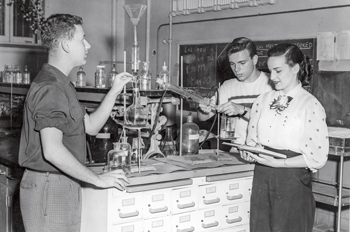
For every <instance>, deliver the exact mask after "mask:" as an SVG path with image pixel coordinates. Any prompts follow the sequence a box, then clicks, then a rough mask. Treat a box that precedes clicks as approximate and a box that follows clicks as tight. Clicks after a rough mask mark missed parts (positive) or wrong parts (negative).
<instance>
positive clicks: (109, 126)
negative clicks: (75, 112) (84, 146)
mask: <svg viewBox="0 0 350 232" xmlns="http://www.w3.org/2000/svg"><path fill="white" fill-rule="evenodd" d="M118 138H119V136H118V126H117V125H116V123H115V122H114V121H113V119H111V118H110V117H109V118H108V119H107V121H106V123H105V124H104V125H103V127H102V128H101V129H100V131H99V132H98V133H97V135H96V136H90V135H87V141H88V142H89V146H90V150H91V155H92V159H93V160H94V162H95V163H106V161H107V153H108V151H109V150H111V149H113V142H115V141H118Z"/></svg>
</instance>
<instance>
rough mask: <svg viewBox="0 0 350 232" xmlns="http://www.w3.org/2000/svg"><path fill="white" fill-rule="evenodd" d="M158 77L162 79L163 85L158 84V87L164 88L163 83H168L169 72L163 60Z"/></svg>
mask: <svg viewBox="0 0 350 232" xmlns="http://www.w3.org/2000/svg"><path fill="white" fill-rule="evenodd" d="M159 78H160V79H162V80H163V81H164V84H163V85H159V86H158V88H159V89H165V84H168V83H170V73H169V71H168V67H167V66H166V63H165V61H164V65H163V67H162V71H160V72H159Z"/></svg>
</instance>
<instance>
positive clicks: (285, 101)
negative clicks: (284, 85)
mask: <svg viewBox="0 0 350 232" xmlns="http://www.w3.org/2000/svg"><path fill="white" fill-rule="evenodd" d="M292 99H293V98H292V97H289V96H286V95H280V96H278V97H277V99H276V98H275V99H273V101H272V102H271V104H270V109H275V110H276V112H277V113H278V114H281V112H282V111H283V110H285V109H286V108H287V107H288V105H289V102H290V101H291V100H292Z"/></svg>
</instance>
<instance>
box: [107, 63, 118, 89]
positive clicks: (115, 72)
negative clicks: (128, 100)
mask: <svg viewBox="0 0 350 232" xmlns="http://www.w3.org/2000/svg"><path fill="white" fill-rule="evenodd" d="M117 74H118V73H117V70H116V67H115V64H113V66H112V70H111V72H110V73H109V78H108V86H109V87H112V85H113V82H114V79H115V76H117Z"/></svg>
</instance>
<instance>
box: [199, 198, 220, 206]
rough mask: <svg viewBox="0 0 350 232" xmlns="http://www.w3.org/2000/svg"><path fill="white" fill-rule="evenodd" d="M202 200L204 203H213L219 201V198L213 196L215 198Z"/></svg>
mask: <svg viewBox="0 0 350 232" xmlns="http://www.w3.org/2000/svg"><path fill="white" fill-rule="evenodd" d="M203 202H204V204H206V205H210V204H215V203H219V202H220V198H215V199H212V200H203Z"/></svg>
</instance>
